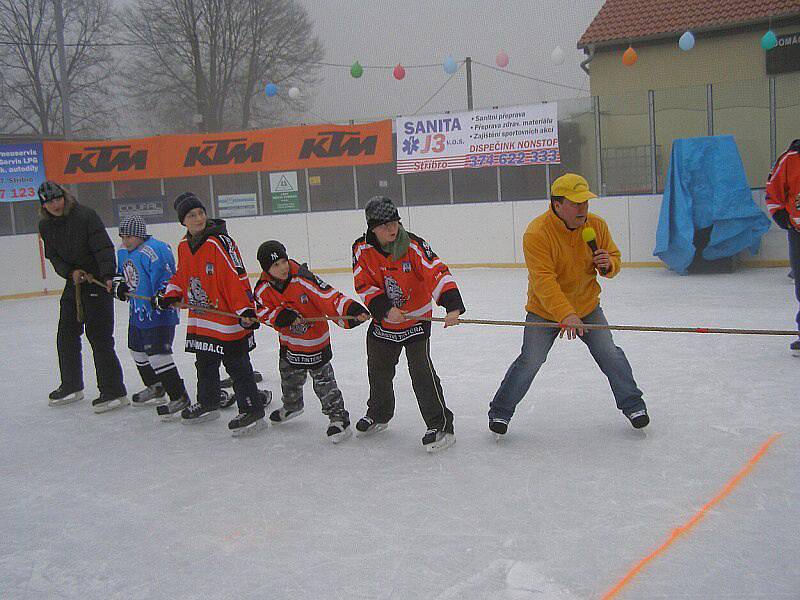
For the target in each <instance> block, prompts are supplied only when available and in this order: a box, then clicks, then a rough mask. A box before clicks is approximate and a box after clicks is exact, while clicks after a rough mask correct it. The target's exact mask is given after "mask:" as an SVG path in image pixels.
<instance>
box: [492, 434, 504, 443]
mask: <svg viewBox="0 0 800 600" xmlns="http://www.w3.org/2000/svg"><path fill="white" fill-rule="evenodd" d="M492 436H494V443H495V444H499V443H500V440H502V439H503V437H504V434H502V433H494V432H492Z"/></svg>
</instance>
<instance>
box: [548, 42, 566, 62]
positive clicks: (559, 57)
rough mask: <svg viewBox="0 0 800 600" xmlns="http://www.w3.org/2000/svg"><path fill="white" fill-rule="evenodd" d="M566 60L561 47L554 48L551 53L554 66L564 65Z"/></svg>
mask: <svg viewBox="0 0 800 600" xmlns="http://www.w3.org/2000/svg"><path fill="white" fill-rule="evenodd" d="M564 58H565V56H564V51H563V50H562V49H561V46H556V47H555V48H553V51H552V52H551V53H550V61H551V62H552V63H553V64H554V65H563V64H564Z"/></svg>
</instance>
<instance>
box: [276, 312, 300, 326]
mask: <svg viewBox="0 0 800 600" xmlns="http://www.w3.org/2000/svg"><path fill="white" fill-rule="evenodd" d="M300 318H302V317H301V316H300V315H299V314H297V313H296V312H295V311H293V310H292V309H291V308H284V309H283V310H282V311H281V312H279V313H278V316H277V317H275V327H289V325H291V324H292V323H294V322H295V321H296V320H297V319H300Z"/></svg>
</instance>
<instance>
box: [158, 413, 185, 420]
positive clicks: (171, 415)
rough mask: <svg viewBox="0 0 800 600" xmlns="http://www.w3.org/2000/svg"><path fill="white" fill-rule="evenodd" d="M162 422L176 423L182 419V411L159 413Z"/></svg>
mask: <svg viewBox="0 0 800 600" xmlns="http://www.w3.org/2000/svg"><path fill="white" fill-rule="evenodd" d="M158 416H159V418H160V419H161V422H162V423H174V422H175V421H180V420H181V411H178V412H174V413H167V414H165V415H158Z"/></svg>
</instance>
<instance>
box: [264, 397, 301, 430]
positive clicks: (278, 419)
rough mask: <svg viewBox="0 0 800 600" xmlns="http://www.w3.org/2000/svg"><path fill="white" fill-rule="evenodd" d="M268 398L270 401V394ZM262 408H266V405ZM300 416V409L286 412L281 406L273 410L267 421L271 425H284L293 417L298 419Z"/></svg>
mask: <svg viewBox="0 0 800 600" xmlns="http://www.w3.org/2000/svg"><path fill="white" fill-rule="evenodd" d="M269 398H270V401H272V394H270V396H269ZM264 406H266V404H265V405H264ZM302 414H303V409H302V408H298V409H296V410H287V409H286V408H285V407H283V406H281V407H280V408H279V409H277V410H273V411H272V412H271V413H270V414H269V420H270V421H272V422H273V423H286V421H291V420H292V419H294V418H295V417H299V416H300V415H302Z"/></svg>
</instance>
